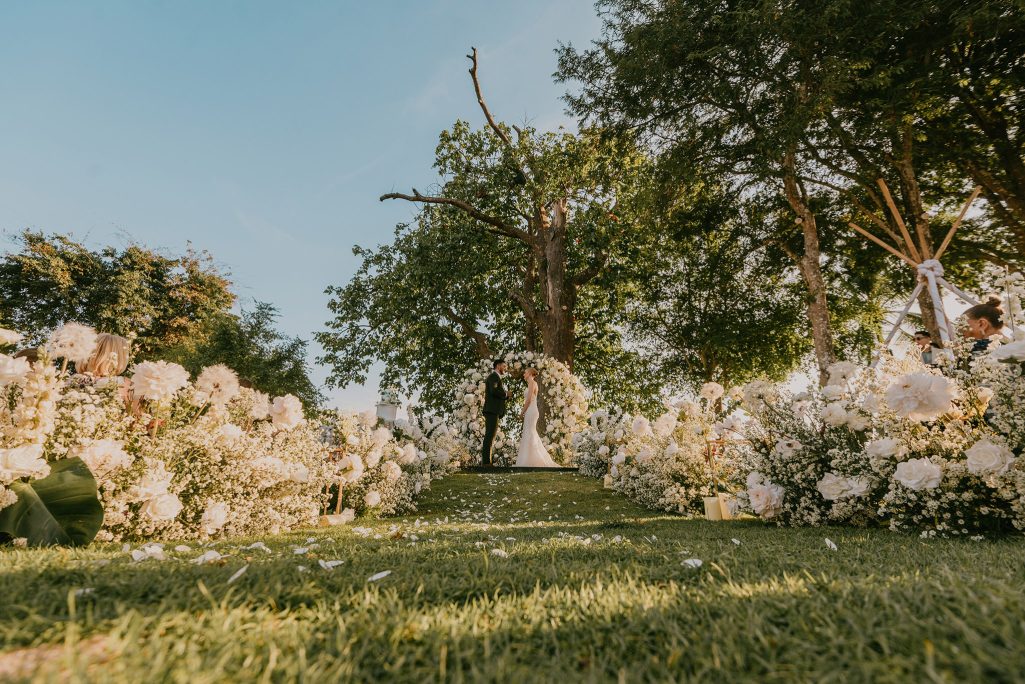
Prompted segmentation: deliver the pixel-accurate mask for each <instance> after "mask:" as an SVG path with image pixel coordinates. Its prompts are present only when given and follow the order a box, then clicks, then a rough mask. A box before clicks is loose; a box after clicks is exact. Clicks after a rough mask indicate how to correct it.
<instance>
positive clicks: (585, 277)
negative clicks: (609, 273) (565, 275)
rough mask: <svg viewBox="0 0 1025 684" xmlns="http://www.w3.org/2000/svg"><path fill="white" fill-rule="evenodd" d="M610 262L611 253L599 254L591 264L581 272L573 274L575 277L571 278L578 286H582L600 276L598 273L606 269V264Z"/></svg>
mask: <svg viewBox="0 0 1025 684" xmlns="http://www.w3.org/2000/svg"><path fill="white" fill-rule="evenodd" d="M608 263H609V255H608V254H598V255H597V257H596V258H595V260H594V261H592V262H591V265H590V266H588V267H587V268H585V269H584V270H583V271H581V272H580V273H577V274H576V275H575V276H573V278H572V279H571V282H572V283H573V285H574V286H576V287H581V286H582V285H586V284H587V283H589V282H591V281H592V280H594V279H595V278H596V277H597V276H598V274H599V273H601V272H602V271H603V270H604V269H605V266H606V265H607V264H608Z"/></svg>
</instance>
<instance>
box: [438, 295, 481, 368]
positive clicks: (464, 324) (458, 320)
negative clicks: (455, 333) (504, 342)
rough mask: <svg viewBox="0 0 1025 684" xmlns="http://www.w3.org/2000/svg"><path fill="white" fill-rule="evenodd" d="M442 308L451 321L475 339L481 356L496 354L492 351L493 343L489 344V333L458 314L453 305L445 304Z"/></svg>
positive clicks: (474, 341)
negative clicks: (478, 328)
mask: <svg viewBox="0 0 1025 684" xmlns="http://www.w3.org/2000/svg"><path fill="white" fill-rule="evenodd" d="M442 310H443V311H444V312H445V315H446V316H447V317H448V319H449V320H450V321H452V322H453V323H455V324H456V325H458V326H459V327H460V328H461V329H462V331H463V333H465V334H466V336H467V337H469V338H470V339H472V340H473V343H474V346H476V348H477V355H478V356H479V357H480V358H482V359H489V358H491V357H492V356H494V354H493V353H492V351H491V345H490V344H488V337H487V335H485V334H484V333H482V332H481V331H480V330H477V327H476V326H474V325H473V324H472V323H471V322H470V321H469V320H467V319H465V318H463V317H462V316H460V315H458V314H457V313H456V312H455V311H453V310H452V308H451V307H448V306H445V307H442Z"/></svg>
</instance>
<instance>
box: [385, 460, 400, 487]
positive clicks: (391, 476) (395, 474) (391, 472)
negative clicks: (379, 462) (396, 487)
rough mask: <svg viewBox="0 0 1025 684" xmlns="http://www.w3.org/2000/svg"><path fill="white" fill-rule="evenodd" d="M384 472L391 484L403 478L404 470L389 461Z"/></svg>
mask: <svg viewBox="0 0 1025 684" xmlns="http://www.w3.org/2000/svg"><path fill="white" fill-rule="evenodd" d="M383 470H384V477H385V479H386V480H388V481H389V482H394V481H395V480H397V479H399V478H400V477H402V468H400V467H399V464H398V463H396V462H395V461H388V462H387V463H385V464H384V467H383Z"/></svg>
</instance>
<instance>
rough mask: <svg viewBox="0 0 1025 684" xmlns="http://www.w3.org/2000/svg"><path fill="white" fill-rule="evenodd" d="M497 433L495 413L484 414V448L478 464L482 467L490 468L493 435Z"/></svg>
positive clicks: (493, 443) (493, 442)
mask: <svg viewBox="0 0 1025 684" xmlns="http://www.w3.org/2000/svg"><path fill="white" fill-rule="evenodd" d="M497 433H498V414H497V413H485V414H484V446H483V447H482V448H481V451H480V464H481V465H482V466H490V465H492V463H491V449H492V447H494V445H495V435H496V434H497Z"/></svg>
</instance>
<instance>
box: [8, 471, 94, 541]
mask: <svg viewBox="0 0 1025 684" xmlns="http://www.w3.org/2000/svg"><path fill="white" fill-rule="evenodd" d="M11 489H12V490H13V491H14V492H16V493H17V495H18V502H17V503H16V504H14V505H13V506H8V507H7V508H4V509H3V510H0V537H3V538H6V539H8V540H10V539H11V538H14V539H17V538H19V537H24V538H26V539H28V543H29V546H54V545H65V546H84V545H86V544H88V543H89V542H91V541H92V540H93V538H94V537H95V536H96V533H97V532H99V531H100V527H102V526H103V506H102V505H100V501H99V499H97V497H96V479H95V478H93V474H92V473H91V472H89V468H88V466H86V464H85V463H83V462H82V459H80V458H68V459H64V460H61V461H57V462H55V463H52V464H51V466H50V474H49V476H47V477H45V478H43V479H41V480H35V481H33V482H30V483H27V484H26V483H24V482H16V483H14V484H12V485H11Z"/></svg>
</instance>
